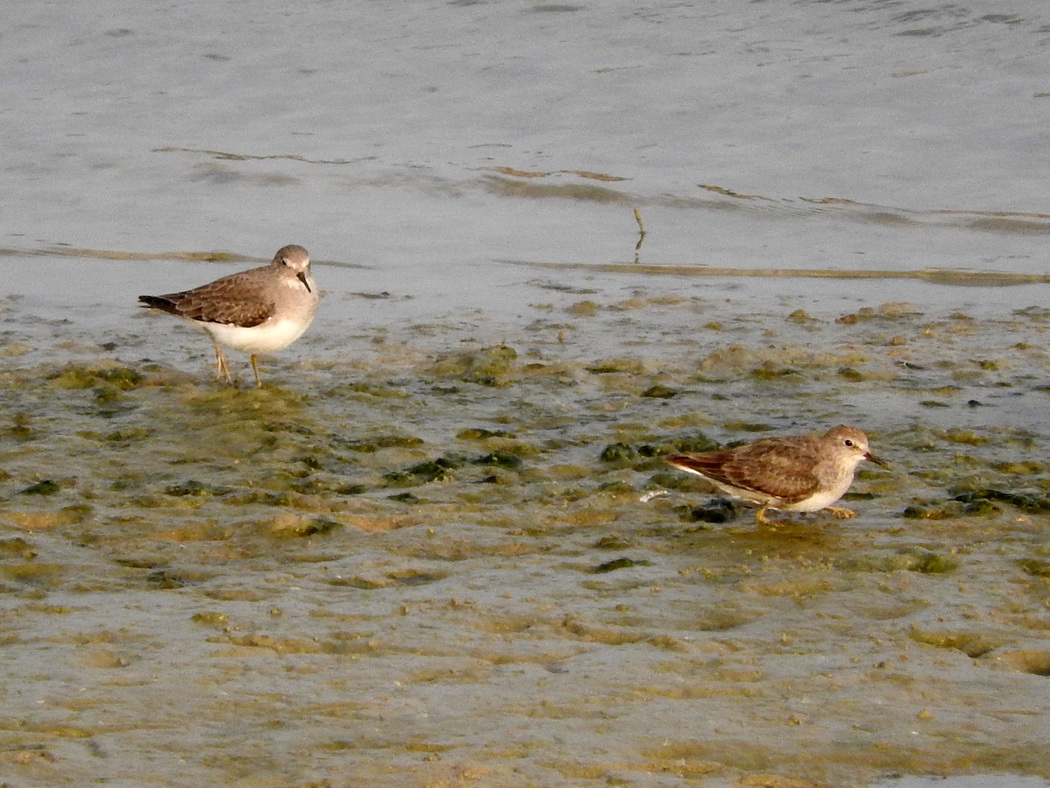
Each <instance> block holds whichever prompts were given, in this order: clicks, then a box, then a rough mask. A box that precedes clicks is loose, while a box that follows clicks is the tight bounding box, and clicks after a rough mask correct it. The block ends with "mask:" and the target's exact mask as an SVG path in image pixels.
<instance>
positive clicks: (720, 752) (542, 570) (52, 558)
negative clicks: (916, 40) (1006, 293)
mask: <svg viewBox="0 0 1050 788" xmlns="http://www.w3.org/2000/svg"><path fill="white" fill-rule="evenodd" d="M333 271H334V269H331V268H329V269H328V270H327V271H326V270H325V268H324V267H323V266H322V267H320V269H319V271H318V273H317V275H318V279H319V280H320V281H322V282H325V281H327V283H328V286H330V287H331V288H332V290H331V292H330V293H329V295H328V296H327V300H326V302H323V303H322V310H325V309H327V310H328V311H327V313H326V314H327V317H326V318H324V319H323V320H322V319H321V318H319V320H318V324H317V325H316V326H315V327H314V329H312V330H311V332H309V333H308V334H307V336H306V337H305V338H304V339H303V340H301V341H300V342H299V343H297V344H296V345H295V346H293V347H292V348H289V349H288V350H287V351H285V352H284V353H282V354H279V355H277V356H275V357H274V358H272V359H267V360H265V361H264V363H263V365H262V374H263V379H264V382H266V384H267V385H266V387H264V388H263V389H261V390H254V389H251V388H247V384H248V383H249V381H250V371H249V368H248V366H247V362H246V360H245V359H244V358H243V357H239V356H236V355H235V354H231V359H230V360H231V371H234V373H235V374H237V373H239V374H240V377H241V380H242V383H243V384H245V386H246V387H245V388H244V389H239V390H235V389H229V388H224V387H222V386H220V385H218V384H216V383H215V382H214V381H213V380H211V378H210V375H211V369H210V366H209V358H210V355H211V350H210V346H209V344H208V342H207V340H206V338H205V337H204V336H203V335H200V334H198V333H196V332H193V331H192V330H188V329H187V330H183V329H182V328H174V323H173V322H170V321H165V320H164V319H163V318H162V317H158V316H152V315H146V314H139V313H136V312H135V311H134V310H133V309H131V308H130V307H129V309H128V310H127V311H126V312H125V313H122V316H121V318H120V319H121V321H123V322H122V327H121V328H120V330H118V331H116V332H110V333H106V334H104V335H103V334H100V333H99V332H98V331H97V330H96V329H94V328H92V329H85V328H84V325H89V324H90V325H96V324H97V322H96V323H90V322H89V323H80V322H78V321H77V320H74V321H72V322H71V323H62V322H61V321H60V320H59V319H58V317H57V316H56V315H55V314H53V313H51V312H49V311H48V310H47V309H46V308H45V306H42V305H40V304H39V303H38V302H36V301H35V300H33V299H32V298H30V299H27V300H22V299H14V300H8V301H7V302H6V303H5V305H4V307H3V315H2V317H3V320H4V334H3V343H2V344H0V353H3V354H4V355H5V356H6V358H5V363H4V365H3V367H2V371H0V403H2V414H3V415H2V422H0V431H2V432H3V435H4V443H3V446H4V449H3V459H2V462H0V480H2V481H0V497H2V508H0V527H2V531H0V591H2V592H3V593H2V594H0V606H2V611H3V613H2V625H0V643H2V644H3V651H4V656H5V663H6V678H7V680H6V683H5V688H4V694H3V698H4V710H3V714H2V716H0V776H2V778H3V780H5V781H6V782H8V783H9V784H12V785H19V786H45V785H46V786H64V785H70V786H72V785H85V784H102V783H104V782H107V781H108V784H125V785H132V784H133V785H151V784H157V785H169V786H170V785H185V786H190V785H207V784H220V783H224V784H229V785H237V786H307V785H309V786H321V785H331V786H350V785H365V784H367V785H390V786H394V785H419V786H424V785H426V786H439V785H440V786H444V785H449V786H458V785H485V786H515V787H516V786H535V785H546V786H569V785H574V786H575V785H641V786H678V785H702V786H723V785H763V786H765V785H769V786H782V787H783V788H788V787H789V786H792V787H793V786H809V785H822V786H849V785H866V784H870V783H872V782H874V781H875V780H877V779H879V778H880V777H881V778H888V777H890V776H892V775H899V774H912V775H965V774H995V773H1000V774H1001V773H1007V774H1014V775H1030V776H1042V777H1050V758H1048V756H1047V754H1046V748H1045V746H1044V744H1045V742H1044V739H1045V736H1044V731H1045V729H1046V723H1047V719H1048V713H1050V702H1048V701H1047V695H1046V692H1045V688H1046V682H1047V681H1048V678H1047V677H1048V676H1050V638H1048V634H1047V633H1048V630H1050V611H1048V605H1050V584H1048V578H1050V544H1048V542H1047V536H1046V526H1047V523H1048V517H1050V515H1048V512H1050V475H1048V469H1047V460H1046V457H1047V456H1048V451H1047V439H1048V436H1050V419H1048V416H1047V413H1048V410H1047V398H1048V395H1050V390H1048V388H1047V380H1048V376H1047V371H1048V366H1050V365H1048V360H1047V353H1046V351H1045V344H1046V339H1045V338H1046V331H1047V329H1048V327H1050V311H1048V310H1046V309H1045V308H1042V307H1039V306H1033V305H1032V304H1031V303H1029V302H1025V301H1022V302H1019V303H1016V304H1014V305H1013V306H1010V307H1005V306H1001V304H1003V303H1005V302H1007V301H1009V300H1010V299H1005V300H1004V299H1003V298H1001V297H999V294H1001V293H1002V292H1003V291H994V290H992V289H987V290H981V289H979V288H976V289H973V290H971V291H968V292H967V297H972V298H973V299H975V301H976V302H978V303H981V302H982V300H983V301H984V303H983V305H982V306H980V307H977V308H974V309H972V310H967V309H959V308H957V309H944V308H940V307H936V306H934V307H931V306H929V305H925V306H923V305H917V304H914V303H909V302H907V301H905V300H904V299H903V298H902V299H895V300H892V301H886V300H874V299H872V298H871V295H872V292H871V291H863V292H858V293H856V294H855V297H854V298H853V299H852V300H851V299H849V298H846V297H842V298H839V299H835V300H830V299H829V300H826V301H824V302H823V306H821V301H820V299H818V298H811V299H809V301H805V302H803V301H800V300H799V299H794V298H789V297H787V296H783V297H779V298H778V297H776V296H770V295H769V293H768V291H764V292H763V293H759V292H757V291H755V290H754V288H753V286H752V285H748V284H744V285H741V284H740V283H739V282H734V281H732V280H719V281H718V282H717V283H712V284H703V285H697V284H695V283H688V282H687V281H685V280H679V279H675V278H673V277H672V278H667V277H659V276H639V275H628V274H616V275H611V274H604V275H596V276H595V277H591V276H589V275H588V274H586V273H581V272H575V271H571V270H545V271H541V272H537V271H528V272H523V274H522V276H521V279H520V281H519V284H518V285H517V286H516V287H515V288H512V290H511V291H510V292H512V293H513V296H512V297H508V300H510V301H513V302H514V306H512V307H510V308H508V307H507V305H506V304H502V305H501V306H499V307H498V308H497V307H495V306H490V307H482V308H476V309H473V310H469V311H468V310H460V309H454V310H452V311H445V312H442V311H437V310H434V309H432V308H431V306H425V307H424V308H420V305H419V304H414V303H413V302H412V300H411V299H406V298H403V297H402V296H401V295H399V294H398V293H396V292H394V293H383V292H380V291H366V292H363V291H356V292H355V291H353V290H352V289H351V288H349V287H343V286H342V285H341V284H340V283H339V282H337V281H335V277H336V276H337V275H336V274H335V273H333ZM326 277H327V279H326ZM785 287H786V289H790V288H792V287H794V285H785ZM900 291H901V288H900V287H897V288H896V295H900ZM985 292H988V293H993V292H994V293H997V297H996V298H995V299H982V293H985ZM1013 292H1024V293H1025V294H1030V293H1031V292H1032V291H1031V290H1024V291H1020V290H1018V291H1013ZM992 301H994V303H991V302H992ZM800 304H803V305H800ZM399 310H402V311H410V312H412V313H413V317H414V319H410V320H409V319H406V320H396V319H387V320H386V321H384V322H382V323H380V322H379V321H377V320H372V319H370V316H372V315H378V314H382V313H384V311H385V313H386V314H387V316H388V318H389V317H390V316H391V315H393V316H396V315H397V314H399ZM362 316H364V317H362ZM842 422H846V423H854V424H857V425H858V426H861V427H862V428H864V429H865V430H866V431H867V432H868V433H869V435H870V436H871V438H872V447H873V449H874V450H875V451H876V452H877V453H878V454H879V455H880V456H882V457H884V458H885V459H887V460H888V461H890V462H891V463H892V465H893V468H892V470H890V471H885V470H883V469H880V468H876V467H867V468H865V469H863V470H862V472H861V473H860V474H859V476H858V479H857V481H856V483H855V484H854V486H853V489H852V491H851V493H850V494H849V495H848V497H847V498H846V500H845V503H846V505H848V506H850V507H851V508H854V509H856V510H857V512H858V516H857V517H856V518H855V519H852V520H848V521H842V520H836V519H834V518H832V517H829V516H826V515H819V514H817V515H794V516H787V515H780V517H781V519H783V520H784V522H783V524H781V525H778V526H777V527H762V526H759V525H758V524H756V523H755V521H754V517H753V510H750V509H747V508H746V507H743V506H740V505H733V504H722V503H719V502H718V500H717V499H718V496H716V495H715V494H713V493H712V492H711V490H710V489H709V488H707V487H705V485H704V483H703V482H702V481H700V480H695V479H693V478H690V477H687V476H686V475H685V474H680V473H676V472H675V471H673V470H672V469H670V468H668V467H666V466H665V465H664V464H663V463H662V461H661V459H660V457H661V456H662V455H663V454H665V453H667V452H669V451H672V450H678V449H682V448H702V447H704V446H708V445H721V444H725V443H728V442H732V441H740V440H752V439H755V438H758V437H764V436H766V435H773V434H789V433H792V432H805V431H816V430H823V429H826V428H827V427H829V426H833V425H834V424H838V423H842Z"/></svg>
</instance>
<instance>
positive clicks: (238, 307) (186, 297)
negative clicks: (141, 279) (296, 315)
mask: <svg viewBox="0 0 1050 788" xmlns="http://www.w3.org/2000/svg"><path fill="white" fill-rule="evenodd" d="M247 274H252V276H247ZM267 284H269V282H268V281H267V280H266V279H265V278H262V277H259V275H258V273H256V272H255V271H242V272H241V273H237V274H231V275H230V276H224V277H223V278H222V279H216V280H215V281H214V282H209V283H208V284H206V285H201V286H200V287H195V288H193V289H192V290H184V291H182V292H181V293H168V294H166V295H161V296H139V301H141V302H142V303H144V304H146V305H147V306H151V307H153V308H155V309H161V310H163V311H165V312H170V313H171V314H173V315H178V316H179V317H185V318H189V319H190V320H199V321H201V322H203V323H225V324H227V325H234V326H242V327H244V328H251V327H253V326H257V325H259V324H260V323H263V322H265V321H266V320H268V319H269V318H270V317H272V316H273V313H274V310H275V304H274V301H273V299H272V298H269V297H267V295H266V285H267Z"/></svg>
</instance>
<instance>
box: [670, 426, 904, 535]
mask: <svg viewBox="0 0 1050 788" xmlns="http://www.w3.org/2000/svg"><path fill="white" fill-rule="evenodd" d="M664 459H665V460H666V461H667V462H668V463H669V464H671V465H673V466H674V467H676V468H679V469H681V470H684V471H688V472H690V473H694V474H696V475H698V476H702V477H704V478H705V479H707V480H708V481H710V482H711V483H713V484H714V485H715V486H717V487H718V488H720V489H722V490H723V491H725V492H728V493H729V494H731V495H734V496H736V497H738V498H742V499H744V500H747V501H752V502H754V503H758V504H761V505H762V508H761V510H759V513H758V519H759V521H761V522H766V520H765V517H764V512H765V510H766V508H767V507H771V508H774V509H787V510H794V511H816V510H817V509H823V508H828V509H829V511H831V512H832V513H834V514H838V515H839V516H841V517H850V516H852V514H853V513H852V512H850V510H848V509H841V508H837V507H832V506H831V504H832V503H834V502H835V501H836V500H838V499H839V498H840V497H841V496H842V495H843V494H845V492H846V490H847V489H849V486H850V484H851V483H852V481H853V475H854V472H855V470H856V467H857V465H858V464H859V463H860V462H862V461H863V460H870V461H872V462H875V463H878V464H879V465H885V464H886V463H884V462H883V461H882V460H880V459H879V458H878V457H876V456H875V455H873V454H872V453H871V452H870V451H868V438H867V436H866V435H865V434H864V433H863V432H862V431H861V430H859V429H857V428H856V427H849V426H846V425H841V426H838V427H835V428H834V429H831V430H829V431H828V432H826V433H825V434H823V435H796V436H792V437H783V438H766V439H765V440H760V441H755V442H754V443H748V444H744V445H742V446H737V447H735V448H732V449H722V450H721V451H715V452H710V453H707V454H672V455H668V456H667V457H665V458H664Z"/></svg>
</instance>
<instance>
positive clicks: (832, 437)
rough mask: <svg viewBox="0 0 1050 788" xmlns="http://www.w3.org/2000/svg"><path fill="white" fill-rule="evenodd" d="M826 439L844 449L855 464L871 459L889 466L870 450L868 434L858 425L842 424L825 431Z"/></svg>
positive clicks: (878, 463)
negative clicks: (857, 426)
mask: <svg viewBox="0 0 1050 788" xmlns="http://www.w3.org/2000/svg"><path fill="white" fill-rule="evenodd" d="M824 440H826V441H829V442H831V443H833V444H834V445H835V447H836V448H837V450H839V451H842V452H843V454H844V456H846V457H849V458H850V459H851V460H852V462H853V464H854V465H857V464H859V463H861V462H863V461H864V460H870V461H871V462H873V463H875V464H876V465H881V466H883V467H884V468H888V467H889V465H887V464H886V463H885V462H884V461H883V460H881V459H879V458H878V457H876V456H875V455H874V454H872V453H871V452H870V451H869V450H868V436H867V435H865V434H864V432H863V431H861V430H859V429H857V428H856V427H850V426H849V425H847V424H840V425H839V426H837V427H834V428H832V429H830V430H828V431H827V432H826V433H824Z"/></svg>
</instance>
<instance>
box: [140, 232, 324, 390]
mask: <svg viewBox="0 0 1050 788" xmlns="http://www.w3.org/2000/svg"><path fill="white" fill-rule="evenodd" d="M317 298H318V295H317V284H316V283H315V282H314V278H313V276H311V274H310V255H309V254H308V253H307V251H306V250H305V249H304V248H303V247H301V246H297V245H296V244H291V245H289V246H282V247H281V248H280V249H278V250H277V254H275V255H274V256H273V261H272V262H271V263H270V264H269V265H264V266H262V267H261V268H252V269H251V270H248V271H241V272H240V273H236V274H231V275H230V276H224V277H222V278H221V279H216V280H215V281H214V282H209V283H208V284H206V285H201V286H200V287H195V288H193V289H192V290H184V291H182V292H181V293H168V294H167V295H160V296H150V295H143V296H139V301H141V302H142V303H143V304H145V305H146V306H147V307H152V308H154V309H160V310H162V311H164V312H169V313H170V314H173V315H177V316H178V317H181V318H184V319H185V320H188V321H189V322H190V323H193V324H194V325H196V326H199V327H200V328H203V329H204V330H205V331H207V332H208V334H209V335H210V336H211V341H212V345H214V347H215V361H216V364H217V370H216V377H217V378H218V379H220V380H221V379H223V378H225V379H226V382H227V383H229V384H231V385H232V384H233V380H232V378H230V371H229V369H228V368H227V367H226V357H225V356H224V355H223V353H222V348H220V347H219V345H220V344H222V345H226V346H227V347H231V348H233V349H234V350H241V351H244V352H245V353H248V354H250V356H251V362H252V370H253V371H254V372H255V385H257V386H261V385H262V381H261V380H260V378H259V366H258V363H257V360H256V357H257V356H259V355H260V354H263V353H273V352H274V351H276V350H280V349H282V348H285V347H288V345H290V344H292V343H293V342H294V341H295V340H297V339H298V338H299V337H301V336H302V335H303V332H304V331H306V329H307V328H309V326H310V323H311V322H313V319H314V312H315V311H316V310H317Z"/></svg>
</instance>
